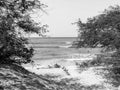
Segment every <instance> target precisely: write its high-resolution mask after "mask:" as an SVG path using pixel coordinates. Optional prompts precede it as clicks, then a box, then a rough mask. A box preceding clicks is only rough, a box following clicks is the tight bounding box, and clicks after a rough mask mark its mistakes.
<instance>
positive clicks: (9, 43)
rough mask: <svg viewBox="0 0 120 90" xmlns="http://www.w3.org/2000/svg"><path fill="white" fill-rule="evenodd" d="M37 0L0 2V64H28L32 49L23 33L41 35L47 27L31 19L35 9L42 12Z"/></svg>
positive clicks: (5, 0)
mask: <svg viewBox="0 0 120 90" xmlns="http://www.w3.org/2000/svg"><path fill="white" fill-rule="evenodd" d="M44 6H45V5H44V4H42V3H41V2H40V1H39V0H0V59H1V60H0V63H17V64H21V63H29V62H31V57H32V56H33V51H34V49H33V48H32V47H28V46H27V44H28V41H27V38H24V37H23V33H37V34H39V35H43V33H44V32H46V28H47V25H44V26H42V25H40V24H39V23H36V22H35V21H34V20H32V19H31V17H30V13H31V12H34V10H35V9H40V10H43V7H44Z"/></svg>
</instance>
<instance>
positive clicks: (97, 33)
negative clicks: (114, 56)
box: [76, 5, 120, 49]
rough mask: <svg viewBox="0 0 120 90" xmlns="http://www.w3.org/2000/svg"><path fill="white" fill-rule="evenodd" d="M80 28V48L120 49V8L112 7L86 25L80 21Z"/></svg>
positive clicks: (89, 19) (78, 24)
mask: <svg viewBox="0 0 120 90" xmlns="http://www.w3.org/2000/svg"><path fill="white" fill-rule="evenodd" d="M76 24H77V26H78V33H79V36H78V39H79V43H78V47H96V46H98V45H99V46H101V47H108V48H113V49H119V48H120V6H118V5H117V6H115V7H113V6H110V7H109V8H108V9H106V10H104V12H103V13H101V14H99V15H97V16H95V17H93V18H88V19H87V22H86V23H83V22H82V21H81V20H80V19H79V20H78V21H77V22H76Z"/></svg>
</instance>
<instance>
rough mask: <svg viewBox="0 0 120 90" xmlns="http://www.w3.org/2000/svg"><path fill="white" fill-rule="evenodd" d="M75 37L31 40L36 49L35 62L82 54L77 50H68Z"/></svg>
mask: <svg viewBox="0 0 120 90" xmlns="http://www.w3.org/2000/svg"><path fill="white" fill-rule="evenodd" d="M75 40H76V38H75V37H52V38H30V39H29V43H30V45H31V46H32V47H33V48H34V49H35V55H34V57H33V60H48V59H64V58H69V56H70V55H72V54H76V53H80V51H79V50H78V49H76V48H68V47H69V46H71V44H72V42H73V41H75Z"/></svg>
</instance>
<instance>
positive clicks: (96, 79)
mask: <svg viewBox="0 0 120 90" xmlns="http://www.w3.org/2000/svg"><path fill="white" fill-rule="evenodd" d="M78 57H79V58H78ZM78 57H77V58H76V57H75V55H74V56H73V57H72V58H68V59H62V60H48V61H38V62H36V63H37V64H35V65H34V66H33V67H31V66H30V65H28V66H26V67H25V68H26V69H28V70H30V71H31V72H34V73H36V74H43V75H45V74H48V75H59V76H61V77H59V78H58V79H63V78H64V79H65V78H74V79H77V81H76V82H77V83H80V84H82V85H84V86H93V85H97V86H102V87H104V88H105V89H104V90H114V87H112V86H111V85H110V84H108V83H105V82H106V81H107V80H106V79H105V78H103V76H102V75H100V74H97V72H99V71H97V72H95V70H96V68H101V67H91V68H88V69H87V70H82V71H81V68H80V67H78V66H77V65H76V62H77V63H81V62H84V61H86V60H92V59H94V58H96V55H95V54H80V55H79V56H78ZM56 63H57V64H59V65H60V66H61V67H60V68H55V67H54V65H55V64H56ZM50 66H51V68H50ZM65 70H66V71H65ZM98 90H99V89H98ZM100 90H101V89H100ZM102 90H103V89H102ZM115 90H117V89H115Z"/></svg>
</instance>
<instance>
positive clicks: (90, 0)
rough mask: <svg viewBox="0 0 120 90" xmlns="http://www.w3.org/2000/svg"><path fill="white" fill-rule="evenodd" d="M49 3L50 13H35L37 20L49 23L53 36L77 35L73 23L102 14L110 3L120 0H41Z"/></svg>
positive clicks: (114, 3) (119, 0) (47, 10)
mask: <svg viewBox="0 0 120 90" xmlns="http://www.w3.org/2000/svg"><path fill="white" fill-rule="evenodd" d="M40 1H42V3H44V4H46V5H48V7H47V8H46V12H47V13H48V14H45V13H44V14H40V13H39V12H38V14H36V15H34V17H35V20H37V21H42V23H43V24H48V25H49V28H48V29H49V31H50V32H49V35H50V36H52V37H75V36H77V31H76V29H77V27H76V26H75V25H72V24H71V23H73V22H76V21H77V20H78V18H80V19H81V20H82V21H83V22H85V21H86V19H87V18H89V17H93V16H96V15H98V14H100V13H101V12H102V11H103V10H104V9H106V8H108V6H110V5H116V4H118V5H119V3H120V0H40Z"/></svg>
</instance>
